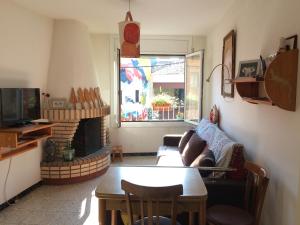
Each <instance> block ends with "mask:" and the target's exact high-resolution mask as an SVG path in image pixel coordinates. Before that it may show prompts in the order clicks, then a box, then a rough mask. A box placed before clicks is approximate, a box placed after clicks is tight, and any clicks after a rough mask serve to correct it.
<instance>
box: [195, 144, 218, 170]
mask: <svg viewBox="0 0 300 225" xmlns="http://www.w3.org/2000/svg"><path fill="white" fill-rule="evenodd" d="M215 165H216V161H215V156H214V153H213V152H212V151H210V150H209V149H208V147H207V146H206V147H205V148H204V150H203V152H202V153H201V154H200V155H199V156H198V157H197V158H196V159H195V160H194V161H193V162H192V164H191V165H190V166H191V167H198V166H203V167H214V166H215Z"/></svg>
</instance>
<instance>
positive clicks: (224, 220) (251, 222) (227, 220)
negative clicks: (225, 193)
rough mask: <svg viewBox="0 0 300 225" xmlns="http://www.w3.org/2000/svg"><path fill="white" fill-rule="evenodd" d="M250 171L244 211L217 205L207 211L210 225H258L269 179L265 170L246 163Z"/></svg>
mask: <svg viewBox="0 0 300 225" xmlns="http://www.w3.org/2000/svg"><path fill="white" fill-rule="evenodd" d="M245 168H246V170H247V171H248V175H247V180H246V189H245V198H244V209H240V208H237V207H233V206H229V205H215V206H212V207H211V208H209V209H208V211H207V221H208V223H209V224H210V225H228V224H230V225H258V224H259V221H260V216H261V211H262V207H263V202H264V198H265V194H266V190H267V187H268V183H269V179H268V178H267V173H266V171H265V169H264V168H262V167H260V166H258V165H256V164H254V163H251V162H246V163H245Z"/></svg>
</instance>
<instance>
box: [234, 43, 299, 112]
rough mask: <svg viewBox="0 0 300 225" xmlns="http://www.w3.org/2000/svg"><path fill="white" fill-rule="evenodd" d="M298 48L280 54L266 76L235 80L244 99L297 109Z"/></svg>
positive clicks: (290, 109)
mask: <svg viewBox="0 0 300 225" xmlns="http://www.w3.org/2000/svg"><path fill="white" fill-rule="evenodd" d="M298 54H299V51H298V49H294V50H290V51H287V52H283V53H280V54H278V55H277V56H276V57H275V59H274V60H273V61H272V62H271V64H270V65H269V67H268V68H267V70H266V72H265V74H264V78H253V77H237V78H236V79H234V80H233V83H235V84H236V88H237V91H238V93H239V95H240V96H241V97H242V99H243V100H245V101H247V102H249V103H253V104H267V105H276V106H278V107H280V108H282V109H285V110H288V111H295V110H296V94H297V75H298Z"/></svg>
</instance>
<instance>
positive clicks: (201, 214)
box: [199, 200, 206, 225]
mask: <svg viewBox="0 0 300 225" xmlns="http://www.w3.org/2000/svg"><path fill="white" fill-rule="evenodd" d="M199 225H206V200H204V201H201V202H200V207H199Z"/></svg>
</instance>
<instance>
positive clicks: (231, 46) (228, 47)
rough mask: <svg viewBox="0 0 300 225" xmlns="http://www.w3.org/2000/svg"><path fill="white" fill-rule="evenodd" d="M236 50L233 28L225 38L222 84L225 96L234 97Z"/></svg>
mask: <svg viewBox="0 0 300 225" xmlns="http://www.w3.org/2000/svg"><path fill="white" fill-rule="evenodd" d="M235 52H236V33H235V31H234V30H231V31H230V32H229V33H228V34H227V35H226V36H225V37H224V39H223V52H222V64H223V66H222V84H221V94H222V96H223V97H230V98H233V97H234V85H233V83H232V82H230V81H231V80H233V79H234V76H235Z"/></svg>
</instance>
